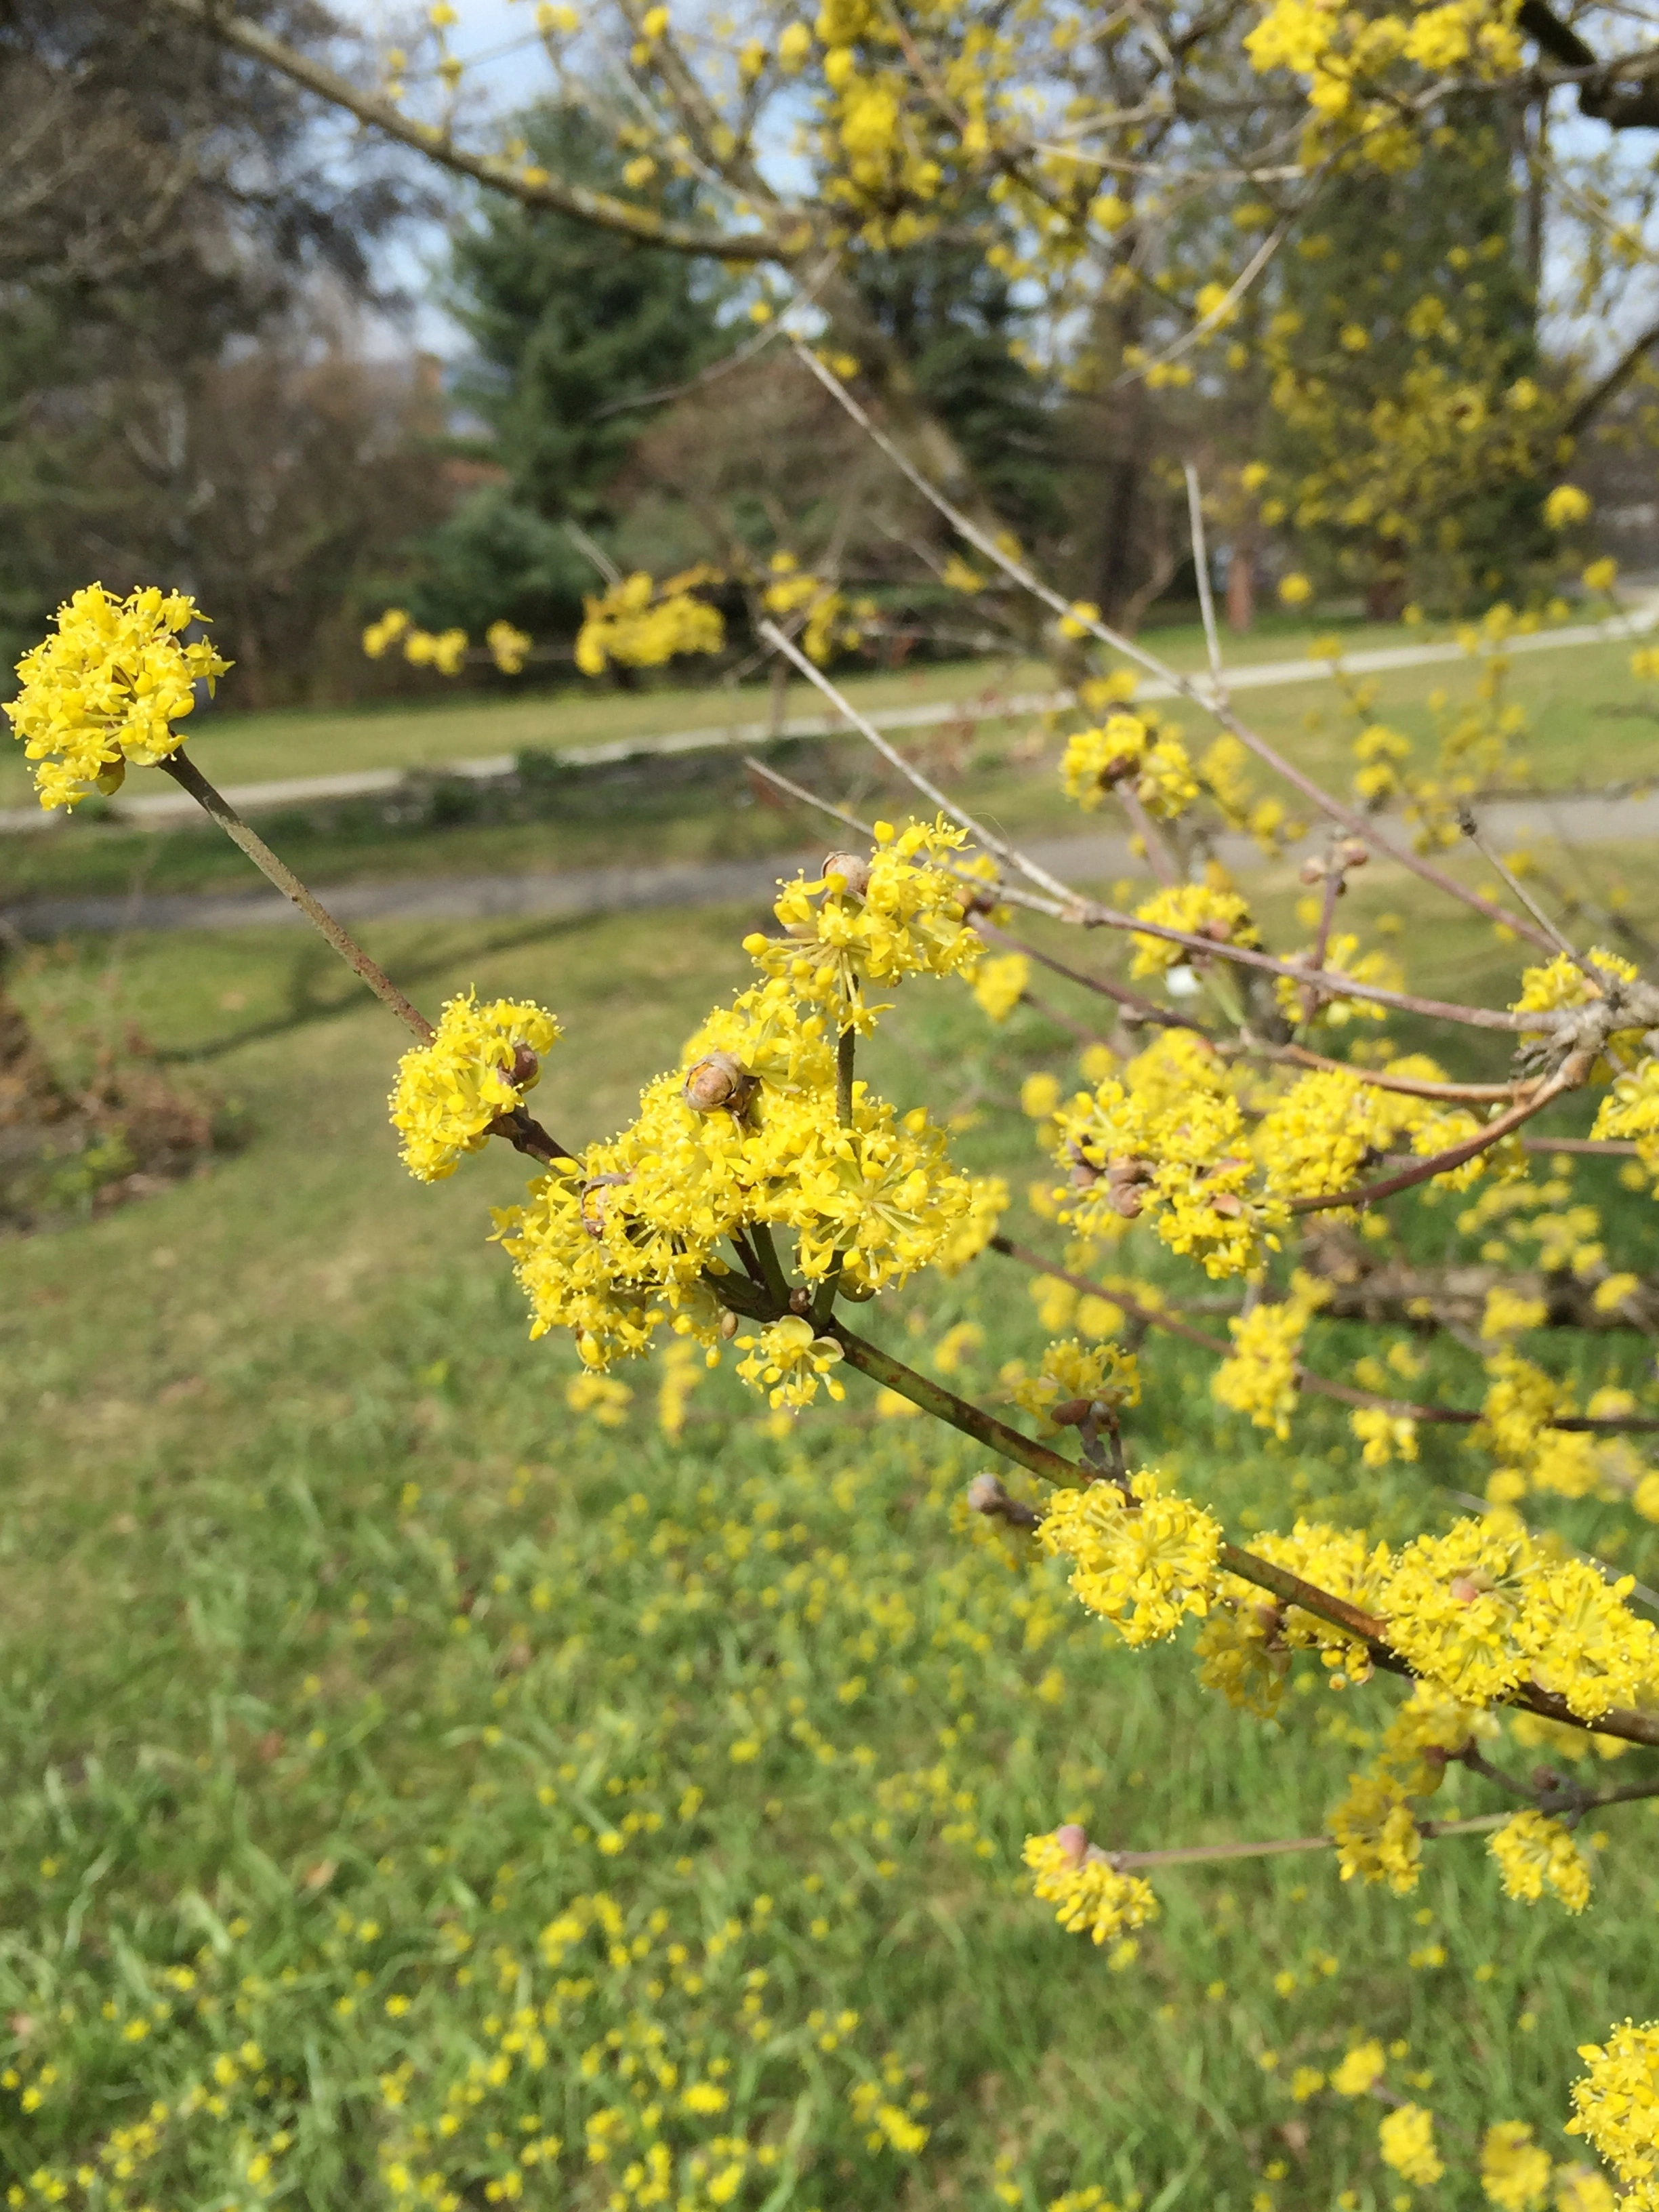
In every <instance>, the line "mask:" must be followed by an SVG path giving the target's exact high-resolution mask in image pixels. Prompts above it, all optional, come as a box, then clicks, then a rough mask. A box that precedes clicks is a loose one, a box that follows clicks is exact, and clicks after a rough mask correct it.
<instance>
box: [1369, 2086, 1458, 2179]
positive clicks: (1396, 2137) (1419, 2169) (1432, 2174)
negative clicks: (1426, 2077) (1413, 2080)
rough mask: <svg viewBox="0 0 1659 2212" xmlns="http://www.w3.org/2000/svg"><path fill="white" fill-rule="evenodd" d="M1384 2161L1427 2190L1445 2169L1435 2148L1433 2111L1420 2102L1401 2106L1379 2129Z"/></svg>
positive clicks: (1378, 2138) (1390, 2114) (1378, 2136)
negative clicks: (1429, 2110) (1427, 2109)
mask: <svg viewBox="0 0 1659 2212" xmlns="http://www.w3.org/2000/svg"><path fill="white" fill-rule="evenodd" d="M1376 2147H1377V2148H1378V2149H1379V2150H1380V2151H1381V2152H1382V2154H1383V2164H1384V2165H1385V2166H1392V2167H1393V2168H1394V2170H1395V2172H1396V2173H1398V2174H1400V2175H1401V2176H1402V2177H1403V2179H1406V2180H1407V2181H1409V2182H1412V2183H1413V2184H1414V2185H1415V2186H1416V2187H1418V2188H1419V2189H1428V2188H1431V2187H1432V2185H1434V2184H1435V2183H1436V2182H1437V2181H1438V2180H1439V2179H1440V2178H1441V2176H1442V2175H1443V2173H1444V2172H1445V2171H1446V2167H1445V2163H1444V2161H1443V2159H1442V2158H1441V2156H1440V2154H1439V2152H1438V2151H1437V2150H1436V2148H1435V2147H1434V2114H1433V2113H1432V2112H1428V2111H1426V2110H1425V2108H1424V2106H1421V2105H1401V2107H1400V2109H1399V2110H1398V2111H1397V2112H1390V2113H1389V2116H1388V2118H1386V2119H1385V2120H1383V2122H1382V2124H1380V2125H1379V2127H1378V2128H1377V2130H1376Z"/></svg>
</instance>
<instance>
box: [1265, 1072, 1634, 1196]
mask: <svg viewBox="0 0 1659 2212" xmlns="http://www.w3.org/2000/svg"><path fill="white" fill-rule="evenodd" d="M1594 1064H1595V1054H1594V1053H1593V1052H1576V1053H1574V1054H1572V1055H1571V1058H1570V1059H1569V1060H1565V1061H1564V1062H1563V1063H1562V1066H1561V1068H1560V1071H1559V1073H1558V1074H1556V1075H1553V1076H1552V1077H1551V1079H1550V1080H1549V1081H1548V1082H1547V1084H1545V1085H1544V1086H1543V1088H1542V1089H1541V1091H1535V1092H1534V1095H1533V1096H1532V1097H1530V1098H1523V1099H1522V1100H1521V1101H1520V1103H1518V1104H1516V1105H1514V1106H1511V1107H1510V1110H1509V1112H1508V1113H1507V1114H1500V1115H1498V1119H1497V1120H1496V1121H1488V1122H1487V1124H1486V1127H1485V1128H1484V1129H1481V1130H1480V1131H1479V1132H1478V1133H1476V1134H1475V1135H1474V1136H1473V1137H1466V1138H1465V1139H1464V1140H1463V1142H1462V1144H1461V1145H1449V1146H1447V1147H1446V1149H1445V1151H1444V1152H1431V1153H1430V1154H1429V1156H1428V1157H1427V1158H1425V1159H1421V1160H1418V1161H1417V1162H1415V1163H1414V1164H1413V1165H1412V1166H1411V1167H1408V1168H1402V1169H1401V1171H1400V1173H1399V1174H1398V1175H1393V1176H1384V1177H1383V1180H1382V1182H1370V1183H1362V1184H1360V1185H1358V1187H1357V1188H1354V1189H1352V1190H1346V1191H1328V1192H1327V1193H1326V1194H1324V1195H1323V1196H1322V1197H1318V1198H1293V1199H1292V1200H1291V1202H1290V1205H1291V1212H1292V1213H1322V1212H1325V1211H1326V1210H1327V1209H1328V1208H1329V1207H1332V1206H1375V1205H1376V1203H1377V1202H1378V1200H1382V1199H1385V1198H1393V1197H1395V1195H1396V1194H1398V1193H1399V1192H1401V1191H1402V1190H1410V1189H1411V1188H1413V1185H1415V1184H1417V1183H1419V1182H1430V1181H1431V1180H1432V1178H1433V1177H1434V1176H1438V1175H1447V1174H1449V1172H1450V1171H1451V1170H1452V1169H1453V1168H1458V1167H1462V1164H1463V1163H1464V1161H1465V1160H1472V1159H1473V1158H1474V1157H1475V1155H1476V1153H1477V1152H1486V1150H1487V1149H1488V1147H1489V1146H1492V1145H1495V1144H1497V1143H1498V1141H1499V1139H1502V1138H1504V1137H1507V1136H1508V1135H1509V1133H1510V1130H1511V1129H1518V1128H1519V1127H1520V1126H1521V1124H1522V1122H1523V1121H1530V1120H1531V1119H1532V1117H1533V1115H1534V1114H1541V1113H1542V1112H1543V1110H1544V1109H1545V1107H1546V1106H1550V1105H1553V1103H1555V1101H1556V1100H1557V1099H1558V1098H1559V1097H1562V1096H1563V1095H1564V1094H1565V1092H1567V1091H1573V1090H1576V1089H1577V1086H1578V1085H1580V1084H1581V1083H1582V1082H1583V1080H1584V1078H1585V1077H1586V1076H1587V1075H1588V1074H1589V1072H1590V1069H1591V1067H1592V1066H1594Z"/></svg>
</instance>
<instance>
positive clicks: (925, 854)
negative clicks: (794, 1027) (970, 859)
mask: <svg viewBox="0 0 1659 2212" xmlns="http://www.w3.org/2000/svg"><path fill="white" fill-rule="evenodd" d="M965 842H967V838H966V833H965V832H964V831H963V830H961V829H952V828H951V825H950V824H949V823H947V822H946V821H945V818H944V817H943V816H942V815H941V816H940V817H939V820H938V821H936V822H934V823H931V824H929V823H920V822H912V823H908V824H907V826H906V827H905V828H904V829H901V830H895V829H894V828H893V827H892V825H891V823H886V822H878V823H877V824H876V849H875V851H874V852H873V853H872V854H871V855H870V858H869V859H868V860H864V859H862V858H860V856H859V855H857V854H850V853H834V854H830V856H829V859H828V860H826V861H825V862H824V872H823V874H822V875H821V876H818V877H815V878H807V877H798V878H796V880H795V881H794V882H793V883H791V884H785V885H784V886H783V890H782V893H781V896H780V897H779V899H778V901H777V902H776V904H775V907H774V908H773V911H774V913H775V915H777V917H778V920H779V921H781V923H782V924H783V927H784V935H783V936H782V937H781V938H775V937H766V936H763V935H762V934H760V933H758V932H757V933H756V934H754V935H753V936H750V937H746V938H744V951H745V952H747V953H749V954H750V957H752V958H753V960H754V962H755V963H756V965H757V967H758V968H760V969H762V970H763V973H765V974H767V975H772V976H779V977H787V980H788V982H789V985H790V987H791V988H792V989H793V992H794V993H795V994H796V995H797V996H798V997H799V998H800V999H802V1000H810V1001H811V1002H813V1003H814V1004H817V1005H818V1006H823V1007H824V1008H825V1009H826V1010H827V1011H828V1012H829V1014H830V1016H831V1018H832V1019H833V1021H834V1024H835V1027H836V1029H837V1030H844V1029H854V1030H868V1029H870V1028H871V1027H872V1026H873V1024H874V1022H875V1018H876V1016H877V1014H878V1013H879V1012H881V1011H882V1009H881V1008H880V1007H879V1006H871V1005H870V1004H869V1003H868V1002H867V1000H866V997H865V987H866V984H871V983H873V984H876V985H878V986H887V985H891V984H895V983H898V982H900V981H902V980H903V978H904V977H905V976H907V975H972V974H973V972H974V970H975V967H976V966H977V964H978V962H979V960H980V958H981V955H982V954H983V952H984V950H985V946H984V940H983V939H981V937H980V936H979V934H978V933H977V932H976V931H975V930H973V929H971V928H969V926H968V923H967V921H966V919H965V915H964V908H965V906H966V902H967V900H968V897H969V891H968V890H967V889H966V888H965V886H964V884H963V881H962V878H961V877H960V876H959V875H957V874H954V873H952V872H950V871H949V870H948V869H947V868H945V867H941V866H939V865H938V864H939V861H941V860H949V859H950V858H951V856H952V855H954V854H957V853H958V852H959V851H960V850H961V848H962V847H963V844H964V843H965Z"/></svg>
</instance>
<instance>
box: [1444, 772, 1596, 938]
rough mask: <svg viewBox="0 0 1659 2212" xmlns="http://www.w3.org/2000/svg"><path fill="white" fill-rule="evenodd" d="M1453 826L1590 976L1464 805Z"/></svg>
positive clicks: (1542, 928)
mask: <svg viewBox="0 0 1659 2212" xmlns="http://www.w3.org/2000/svg"><path fill="white" fill-rule="evenodd" d="M1457 826H1458V828H1459V829H1461V830H1462V833H1463V835H1464V836H1466V837H1467V838H1468V841H1469V842H1470V844H1471V845H1473V846H1474V849H1475V851H1476V852H1477V853H1479V854H1480V857H1481V859H1482V860H1484V861H1485V862H1486V866H1488V867H1489V868H1490V869H1491V870H1492V872H1493V873H1494V875H1497V876H1499V877H1501V878H1503V881H1504V884H1505V885H1506V887H1507V888H1508V889H1509V890H1510V891H1511V892H1512V893H1513V894H1514V896H1516V898H1518V899H1519V900H1520V902H1521V903H1522V906H1523V907H1525V908H1526V909H1527V912H1528V914H1529V915H1531V916H1532V918H1533V920H1534V921H1535V922H1536V923H1537V924H1538V926H1539V927H1540V928H1541V930H1543V931H1544V932H1545V933H1547V936H1548V937H1549V939H1550V940H1551V942H1552V943H1553V945H1554V946H1555V948H1556V950H1557V951H1559V952H1565V954H1566V956H1567V957H1568V959H1569V960H1571V962H1572V963H1573V965H1574V966H1575V967H1577V968H1582V969H1583V970H1584V972H1585V974H1586V975H1591V976H1593V975H1594V973H1595V971H1594V970H1593V969H1591V968H1590V966H1589V963H1588V962H1587V961H1586V960H1585V958H1584V957H1583V954H1582V953H1581V952H1580V951H1578V950H1577V947H1576V946H1575V945H1573V944H1572V942H1571V939H1568V938H1565V937H1564V936H1563V935H1562V934H1561V932H1560V930H1559V928H1558V927H1556V925H1555V923H1554V922H1553V921H1551V920H1550V917H1549V916H1548V915H1547V914H1546V913H1545V911H1544V909H1543V908H1542V907H1541V906H1540V905H1539V903H1538V902H1537V900H1536V899H1535V898H1534V896H1533V895H1532V893H1531V892H1530V891H1529V890H1528V889H1527V887H1526V885H1525V884H1523V883H1522V881H1521V879H1520V878H1519V877H1518V876H1517V875H1516V872H1515V871H1514V869H1513V868H1511V867H1510V866H1509V864H1508V862H1507V861H1505V860H1504V859H1503V858H1502V857H1501V856H1500V855H1499V854H1497V853H1495V852H1494V851H1493V850H1492V845H1491V843H1490V842H1489V841H1488V840H1487V839H1486V837H1485V836H1482V834H1481V831H1480V825H1479V824H1478V823H1477V822H1476V821H1475V818H1474V814H1473V812H1472V811H1471V810H1470V809H1469V808H1468V807H1467V806H1460V807H1459V809H1458V810H1457Z"/></svg>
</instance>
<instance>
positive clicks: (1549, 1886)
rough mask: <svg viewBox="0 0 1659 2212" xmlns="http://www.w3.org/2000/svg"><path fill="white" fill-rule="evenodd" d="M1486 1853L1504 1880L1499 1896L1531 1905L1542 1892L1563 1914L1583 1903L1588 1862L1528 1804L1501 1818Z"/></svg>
mask: <svg viewBox="0 0 1659 2212" xmlns="http://www.w3.org/2000/svg"><path fill="white" fill-rule="evenodd" d="M1487 1849H1488V1850H1490V1851H1491V1853H1492V1857H1493V1858H1495V1859H1496V1860H1497V1862H1498V1867H1499V1869H1501V1871H1502V1873H1503V1876H1504V1895H1505V1897H1515V1898H1519V1899H1522V1901H1523V1902H1524V1903H1526V1904H1528V1905H1535V1904H1536V1903H1537V1902H1538V1900H1539V1899H1540V1898H1541V1896H1542V1895H1543V1894H1544V1892H1545V1891H1546V1890H1549V1891H1551V1892H1552V1893H1553V1895H1555V1896H1556V1897H1559V1899H1560V1900H1561V1902H1562V1904H1563V1905H1565V1906H1566V1908H1567V1910H1568V1911H1569V1912H1582V1911H1583V1909H1584V1907H1585V1906H1586V1905H1588V1904H1589V1893H1590V1875H1589V1860H1588V1859H1586V1858H1585V1857H1584V1855H1583V1852H1582V1851H1581V1850H1579V1848H1578V1846H1577V1844H1575V1843H1574V1841H1573V1839H1572V1835H1571V1831H1570V1830H1568V1829H1567V1828H1565V1827H1564V1826H1562V1824H1561V1822H1560V1821H1559V1820H1551V1819H1550V1818H1549V1816H1548V1814H1544V1813H1540V1812H1538V1811H1537V1810H1535V1808H1533V1807H1531V1806H1528V1808H1527V1809H1526V1811H1525V1812H1523V1813H1517V1814H1515V1816H1514V1818H1513V1819H1511V1820H1506V1821H1505V1822H1504V1825H1503V1826H1502V1827H1501V1828H1499V1829H1498V1832H1496V1834H1495V1835H1494V1836H1493V1837H1492V1840H1491V1842H1490V1844H1488V1845H1487Z"/></svg>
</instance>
